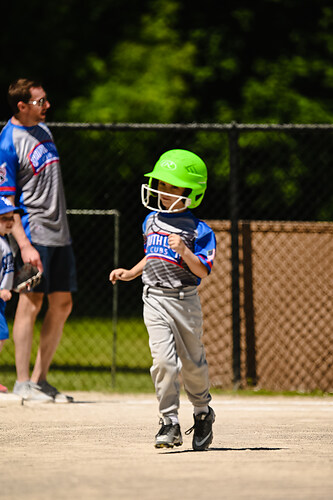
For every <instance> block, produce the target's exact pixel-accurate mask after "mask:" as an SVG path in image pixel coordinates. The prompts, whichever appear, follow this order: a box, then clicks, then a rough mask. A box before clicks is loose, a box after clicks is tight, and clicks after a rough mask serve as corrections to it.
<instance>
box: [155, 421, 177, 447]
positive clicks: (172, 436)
mask: <svg viewBox="0 0 333 500" xmlns="http://www.w3.org/2000/svg"><path fill="white" fill-rule="evenodd" d="M160 424H161V428H160V430H159V431H158V433H157V434H156V436H155V448H173V447H174V446H181V445H182V444H183V438H182V434H181V432H180V426H179V424H172V421H171V419H170V418H169V417H164V418H161V419H160Z"/></svg>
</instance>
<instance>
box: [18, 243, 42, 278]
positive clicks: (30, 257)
mask: <svg viewBox="0 0 333 500" xmlns="http://www.w3.org/2000/svg"><path fill="white" fill-rule="evenodd" d="M20 250H21V257H22V260H23V262H24V263H26V262H30V264H32V265H33V266H36V267H37V268H38V271H40V272H41V273H42V272H43V264H42V261H41V259H40V255H39V252H38V251H37V250H36V248H35V247H33V246H32V245H31V243H29V244H26V245H24V246H23V247H21V249H20Z"/></svg>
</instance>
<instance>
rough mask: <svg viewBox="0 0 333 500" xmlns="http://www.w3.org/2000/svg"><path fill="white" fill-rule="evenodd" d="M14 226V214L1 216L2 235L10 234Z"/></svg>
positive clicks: (9, 213) (0, 229) (0, 231)
mask: <svg viewBox="0 0 333 500" xmlns="http://www.w3.org/2000/svg"><path fill="white" fill-rule="evenodd" d="M13 224H14V212H8V213H6V214H2V215H0V234H1V235H2V236H3V235H4V234H9V233H10V232H11V230H12V227H13Z"/></svg>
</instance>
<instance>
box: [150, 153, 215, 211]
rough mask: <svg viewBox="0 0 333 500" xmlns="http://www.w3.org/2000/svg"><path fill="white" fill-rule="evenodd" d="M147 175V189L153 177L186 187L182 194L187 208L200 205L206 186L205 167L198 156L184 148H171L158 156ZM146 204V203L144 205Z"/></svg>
mask: <svg viewBox="0 0 333 500" xmlns="http://www.w3.org/2000/svg"><path fill="white" fill-rule="evenodd" d="M145 177H149V184H148V189H151V188H152V182H153V179H157V180H160V181H163V182H166V183H168V184H171V185H173V186H177V187H181V188H186V189H187V190H188V192H186V194H185V195H184V196H186V198H187V199H188V200H189V201H188V202H187V203H186V206H187V207H188V208H195V207H197V206H199V205H200V203H201V201H202V199H203V197H204V194H205V191H206V188H207V168H206V165H205V163H204V162H203V161H202V159H201V158H199V156H197V155H196V154H195V153H192V152H191V151H187V150H185V149H171V150H170V151H166V152H165V153H163V154H162V156H161V157H160V158H159V160H158V161H157V163H156V164H155V166H154V169H153V171H152V172H149V173H148V174H145ZM146 206H147V205H146Z"/></svg>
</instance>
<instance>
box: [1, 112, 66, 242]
mask: <svg viewBox="0 0 333 500" xmlns="http://www.w3.org/2000/svg"><path fill="white" fill-rule="evenodd" d="M0 195H1V196H10V195H14V196H15V205H16V206H18V207H20V208H22V209H23V210H24V215H23V216H22V225H23V227H24V230H25V232H26V234H27V236H28V238H29V239H30V241H32V242H33V243H37V244H39V245H44V246H64V245H69V244H70V242H71V238H70V231H69V226H68V221H67V216H66V201H65V194H64V188H63V182H62V175H61V170H60V163H59V154H58V151H57V148H56V146H55V144H54V141H53V137H52V134H51V132H50V130H49V128H48V127H47V126H46V125H45V124H44V123H39V124H38V125H36V126H33V127H23V126H18V125H14V124H13V123H12V122H11V121H10V120H9V121H8V122H7V124H6V125H5V127H4V128H3V130H2V132H1V134H0Z"/></svg>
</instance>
